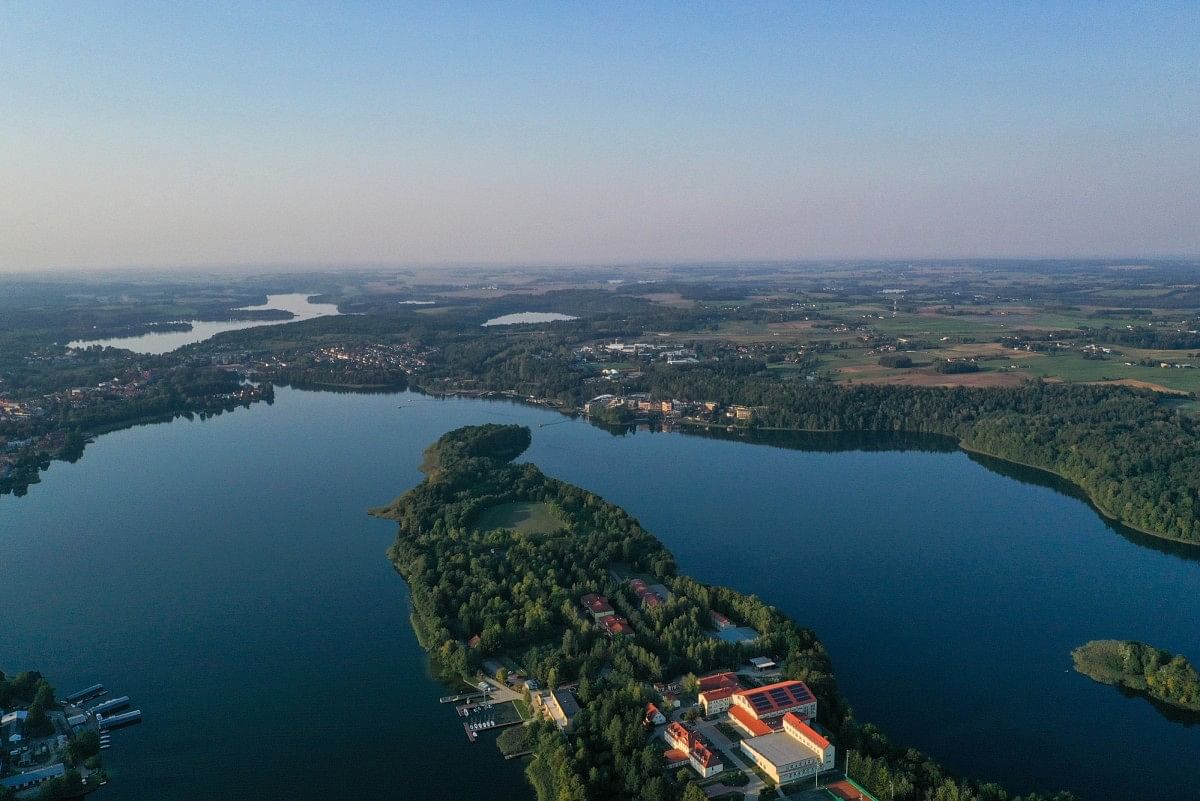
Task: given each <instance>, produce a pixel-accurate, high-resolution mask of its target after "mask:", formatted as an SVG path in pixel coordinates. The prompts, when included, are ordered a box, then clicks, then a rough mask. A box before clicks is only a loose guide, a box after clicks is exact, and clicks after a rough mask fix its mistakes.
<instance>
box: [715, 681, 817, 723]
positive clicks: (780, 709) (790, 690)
mask: <svg viewBox="0 0 1200 801" xmlns="http://www.w3.org/2000/svg"><path fill="white" fill-rule="evenodd" d="M732 702H733V704H732V706H731V707H730V709H729V719H730V721H731V722H732V723H734V724H735V725H736V726H738V728H740V729H742V730H743V731H745V732H746V733H748V734H750V735H751V736H760V735H761V734H762V733H763V729H762V726H767V727H768V728H770V729H775V728H777V727H778V726H779V725H780V722H781V719H782V718H783V716H784V715H786V714H788V713H789V712H790V713H793V715H794V716H796V717H798V718H800V719H802V720H805V721H808V720H812V719H813V718H815V717H816V716H817V698H816V696H814V695H813V694H812V690H810V689H808V685H807V684H805V683H804V682H802V681H781V682H777V683H775V684H768V685H766V686H765V687H755V688H754V689H752V690H740V691H739V692H736V693H734V694H733V697H732ZM760 724H761V725H760Z"/></svg>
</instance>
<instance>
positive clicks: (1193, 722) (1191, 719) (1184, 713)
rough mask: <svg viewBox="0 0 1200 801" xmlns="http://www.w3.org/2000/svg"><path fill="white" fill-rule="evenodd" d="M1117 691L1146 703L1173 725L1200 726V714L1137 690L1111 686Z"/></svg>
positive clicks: (1130, 698)
mask: <svg viewBox="0 0 1200 801" xmlns="http://www.w3.org/2000/svg"><path fill="white" fill-rule="evenodd" d="M1111 686H1113V687H1115V688H1116V689H1117V691H1118V692H1119V693H1121V695H1123V696H1125V697H1126V698H1128V699H1129V700H1131V701H1139V702H1140V701H1146V702H1147V703H1149V704H1150V706H1152V707H1154V708H1155V709H1157V710H1158V713H1159V714H1160V715H1162V716H1163V717H1164V718H1166V719H1167V720H1169V721H1171V722H1172V723H1179V724H1181V725H1183V726H1185V727H1187V728H1191V727H1192V726H1200V712H1193V711H1191V710H1190V709H1180V708H1179V707H1177V706H1172V705H1171V704H1167V703H1164V702H1162V701H1160V700H1158V699H1157V698H1154V697H1152V696H1150V695H1147V694H1146V693H1142V692H1138V691H1137V690H1134V689H1131V688H1129V687H1125V686H1123V685H1120V684H1114V685H1111Z"/></svg>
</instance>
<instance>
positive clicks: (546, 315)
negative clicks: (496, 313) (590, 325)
mask: <svg viewBox="0 0 1200 801" xmlns="http://www.w3.org/2000/svg"><path fill="white" fill-rule="evenodd" d="M578 319H579V318H578V317H572V316H571V315H569V314H559V313H558V312H516V313H515V314H505V315H502V316H500V317H493V318H492V319H490V320H488V321H487V322H486V323H484V325H485V326H488V325H517V324H518V323H553V322H554V321H556V320H578Z"/></svg>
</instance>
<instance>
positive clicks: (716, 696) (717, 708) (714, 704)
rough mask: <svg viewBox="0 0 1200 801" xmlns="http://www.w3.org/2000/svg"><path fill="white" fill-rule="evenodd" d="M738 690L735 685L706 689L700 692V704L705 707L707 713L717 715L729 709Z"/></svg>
mask: <svg viewBox="0 0 1200 801" xmlns="http://www.w3.org/2000/svg"><path fill="white" fill-rule="evenodd" d="M735 692H737V688H735V687H721V688H718V689H716V690H705V691H703V692H701V693H700V696H699V701H700V706H701V707H703V708H704V714H705V715H716V714H718V713H720V712H724V711H725V710H726V709H729V707H730V705H731V704H732V703H733V694H734V693H735Z"/></svg>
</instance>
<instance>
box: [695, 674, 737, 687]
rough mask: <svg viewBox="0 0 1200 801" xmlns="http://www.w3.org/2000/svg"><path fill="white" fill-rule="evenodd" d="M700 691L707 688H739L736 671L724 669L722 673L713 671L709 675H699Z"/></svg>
mask: <svg viewBox="0 0 1200 801" xmlns="http://www.w3.org/2000/svg"><path fill="white" fill-rule="evenodd" d="M699 682H700V691H701V692H708V691H709V690H720V689H724V688H726V687H730V688H733V689H734V690H740V689H741V687H742V685H741V684H739V683H738V678H737V674H736V673H732V672H729V671H725V672H724V673H713V674H712V675H711V676H701V677H700V679H699Z"/></svg>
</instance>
